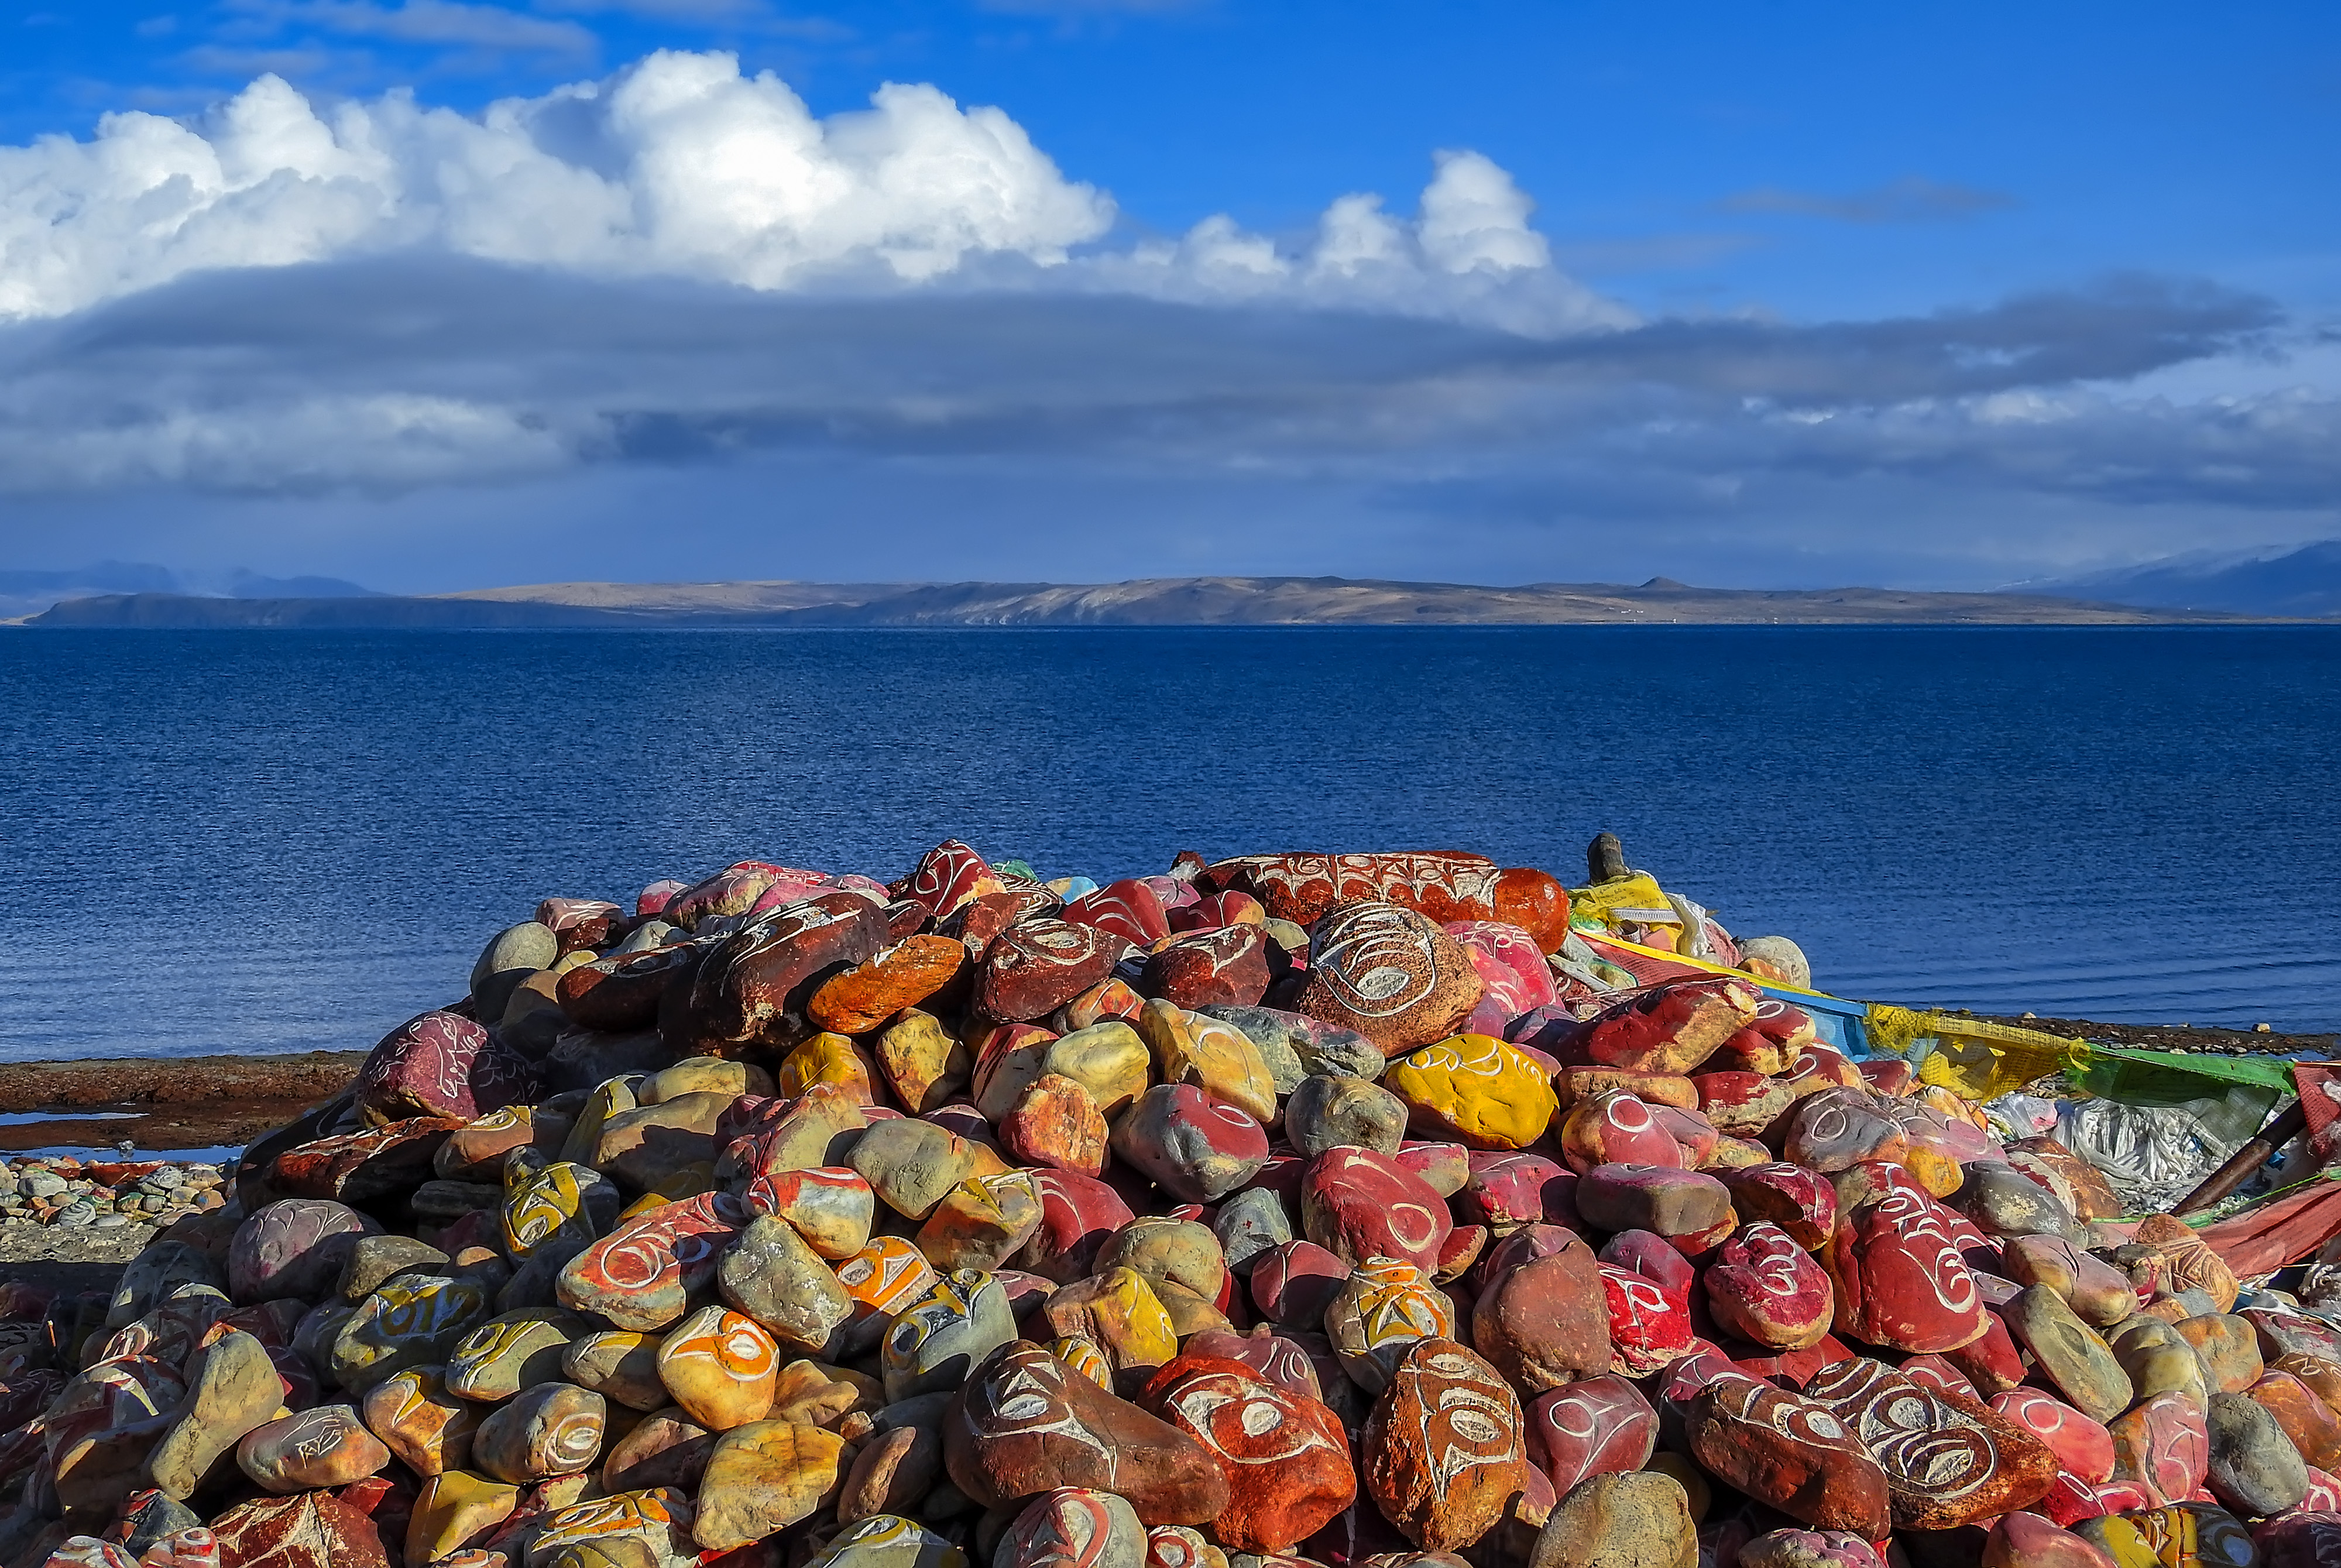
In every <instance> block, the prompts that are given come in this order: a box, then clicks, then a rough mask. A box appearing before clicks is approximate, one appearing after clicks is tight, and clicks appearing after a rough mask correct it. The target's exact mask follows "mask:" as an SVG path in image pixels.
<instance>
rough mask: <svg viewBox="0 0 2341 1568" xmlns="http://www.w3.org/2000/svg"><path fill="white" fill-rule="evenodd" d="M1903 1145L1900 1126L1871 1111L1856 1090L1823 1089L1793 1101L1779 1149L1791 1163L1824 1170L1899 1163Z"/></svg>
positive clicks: (1830, 1171)
mask: <svg viewBox="0 0 2341 1568" xmlns="http://www.w3.org/2000/svg"><path fill="white" fill-rule="evenodd" d="M1907 1148H1908V1144H1907V1142H1906V1140H1905V1139H1904V1137H1903V1135H1902V1129H1901V1125H1900V1124H1898V1123H1897V1122H1895V1121H1894V1120H1893V1119H1892V1118H1891V1117H1888V1116H1884V1115H1881V1114H1878V1112H1877V1111H1875V1110H1873V1109H1872V1108H1871V1107H1870V1104H1869V1102H1868V1099H1867V1098H1866V1097H1864V1095H1863V1094H1862V1093H1861V1092H1860V1091H1859V1090H1855V1089H1824V1090H1822V1091H1820V1092H1819V1093H1818V1094H1808V1095H1806V1096H1805V1097H1804V1098H1803V1099H1802V1100H1800V1101H1798V1103H1797V1108H1796V1109H1795V1110H1794V1111H1793V1112H1791V1113H1790V1114H1789V1116H1788V1138H1787V1141H1786V1142H1785V1143H1784V1144H1782V1146H1781V1153H1782V1154H1783V1155H1784V1156H1785V1157H1786V1158H1787V1159H1788V1162H1789V1163H1790V1164H1798V1165H1802V1166H1804V1167H1805V1168H1806V1169H1808V1170H1812V1171H1819V1172H1821V1173H1822V1174H1831V1173H1834V1172H1838V1171H1844V1170H1849V1169H1851V1168H1852V1167H1853V1166H1855V1165H1858V1164H1861V1163H1862V1162H1863V1161H1865V1160H1893V1161H1899V1160H1900V1159H1901V1158H1902V1156H1903V1154H1904V1153H1905V1152H1906V1150H1907Z"/></svg>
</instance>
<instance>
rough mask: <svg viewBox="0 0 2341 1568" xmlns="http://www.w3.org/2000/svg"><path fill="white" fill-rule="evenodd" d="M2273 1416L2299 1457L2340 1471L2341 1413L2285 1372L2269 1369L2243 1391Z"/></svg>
mask: <svg viewBox="0 0 2341 1568" xmlns="http://www.w3.org/2000/svg"><path fill="white" fill-rule="evenodd" d="M2245 1393H2246V1395H2247V1396H2248V1397H2249V1398H2250V1399H2251V1401H2252V1402H2253V1403H2255V1404H2257V1405H2258V1406H2260V1408H2261V1409H2263V1410H2265V1411H2266V1412H2267V1413H2269V1414H2270V1415H2273V1416H2275V1417H2276V1424H2277V1425H2278V1426H2281V1427H2283V1428H2284V1432H2285V1435H2286V1436H2287V1437H2289V1438H2291V1439H2292V1445H2293V1446H2294V1447H2295V1448H2297V1449H2298V1450H2300V1457H2301V1458H2302V1459H2303V1460H2305V1461H2306V1462H2307V1463H2310V1464H2312V1465H2314V1466H2316V1468H2317V1469H2319V1470H2322V1471H2326V1472H2327V1473H2341V1416H2336V1415H2335V1413H2334V1412H2333V1407H2332V1406H2330V1405H2328V1404H2326V1403H2325V1402H2324V1401H2323V1400H2321V1399H2319V1398H2317V1397H2316V1391H2315V1390H2314V1389H2311V1388H2310V1387H2309V1386H2308V1385H2307V1384H2306V1383H2303V1382H2301V1381H2300V1379H2298V1378H2296V1377H2295V1376H2293V1375H2292V1373H2288V1372H2271V1373H2267V1374H2266V1375H2265V1376H2263V1377H2262V1378H2261V1379H2260V1380H2259V1382H2257V1383H2254V1384H2252V1386H2251V1387H2250V1388H2248V1389H2246V1391H2245Z"/></svg>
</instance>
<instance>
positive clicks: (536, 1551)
mask: <svg viewBox="0 0 2341 1568" xmlns="http://www.w3.org/2000/svg"><path fill="white" fill-rule="evenodd" d="M696 1513H697V1511H696V1510H695V1509H694V1508H693V1507H692V1501H691V1497H690V1495H689V1494H688V1493H683V1492H680V1491H677V1490H676V1489H674V1488H672V1487H666V1486H654V1487H648V1488H645V1489H643V1490H641V1491H637V1492H620V1493H613V1494H612V1495H610V1496H607V1497H596V1498H593V1499H592V1500H591V1501H589V1502H584V1503H573V1504H572V1505H571V1506H569V1507H566V1508H563V1509H561V1510H559V1511H558V1512H556V1513H552V1514H550V1515H548V1516H547V1517H546V1518H545V1519H544V1521H543V1523H542V1524H540V1525H538V1526H537V1527H536V1532H535V1533H534V1535H533V1537H531V1538H530V1539H529V1540H528V1543H527V1546H526V1549H525V1554H524V1555H523V1558H522V1565H523V1568H552V1564H553V1563H554V1562H555V1561H556V1560H557V1559H558V1558H560V1556H561V1555H562V1553H565V1552H567V1551H569V1550H570V1549H571V1548H573V1547H594V1548H600V1549H603V1550H604V1551H607V1550H609V1549H610V1548H613V1547H614V1546H616V1545H617V1543H620V1542H623V1541H628V1540H633V1541H639V1542H642V1543H643V1544H645V1545H647V1546H648V1547H649V1548H650V1549H651V1553H652V1556H651V1561H652V1563H653V1564H654V1568H681V1565H682V1564H684V1563H690V1562H692V1561H693V1560H694V1559H695V1558H696V1557H697V1556H698V1554H699V1553H698V1547H697V1544H696V1543H694V1542H693V1541H692V1536H691V1527H692V1520H693V1519H694V1518H695V1517H696Z"/></svg>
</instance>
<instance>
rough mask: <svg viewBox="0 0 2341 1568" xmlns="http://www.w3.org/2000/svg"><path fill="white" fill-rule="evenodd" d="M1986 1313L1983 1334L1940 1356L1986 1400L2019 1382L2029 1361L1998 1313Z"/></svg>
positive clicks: (2029, 1370) (2022, 1380)
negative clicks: (2018, 1347) (1987, 1319)
mask: <svg viewBox="0 0 2341 1568" xmlns="http://www.w3.org/2000/svg"><path fill="white" fill-rule="evenodd" d="M1978 1283H1980V1282H1978ZM1987 1316H1988V1318H1989V1320H1990V1321H1989V1322H1987V1323H1985V1324H1984V1331H1983V1337H1982V1338H1980V1339H1976V1340H1970V1341H1969V1342H1968V1343H1966V1344H1963V1345H1961V1346H1959V1347H1958V1348H1957V1350H1950V1351H1945V1352H1944V1353H1943V1359H1944V1360H1945V1361H1948V1362H1949V1363H1951V1364H1952V1365H1953V1366H1955V1367H1957V1368H1958V1370H1959V1374H1960V1375H1961V1376H1963V1377H1965V1378H1966V1379H1967V1381H1968V1382H1969V1383H1973V1384H1975V1390H1976V1393H1977V1394H1978V1395H1980V1396H1981V1397H1982V1398H1984V1399H1987V1400H1988V1399H1990V1398H1992V1397H1993V1396H1994V1395H1996V1394H2000V1393H2006V1392H2007V1391H2008V1390H2009V1389H2012V1388H2016V1387H2019V1386H2021V1385H2022V1383H2023V1382H2024V1380H2025V1379H2026V1378H2027V1376H2029V1375H2030V1374H2031V1371H2032V1365H2031V1363H2029V1362H2027V1361H2026V1360H2025V1359H2024V1353H2023V1352H2022V1351H2020V1350H2018V1349H2017V1347H2016V1337H2015V1336H2014V1335H2013V1334H2011V1333H2008V1332H2007V1322H2006V1321H2005V1320H2004V1319H2002V1318H2001V1316H2000V1315H1999V1313H1997V1312H1992V1313H1987Z"/></svg>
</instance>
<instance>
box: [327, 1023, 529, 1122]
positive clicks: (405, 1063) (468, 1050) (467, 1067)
mask: <svg viewBox="0 0 2341 1568" xmlns="http://www.w3.org/2000/svg"><path fill="white" fill-rule="evenodd" d="M542 1091H543V1081H542V1078H541V1076H540V1074H538V1071H537V1069H536V1067H535V1065H534V1064H533V1063H531V1062H529V1061H528V1060H527V1059H526V1058H524V1057H523V1056H521V1055H520V1054H518V1053H517V1052H515V1051H513V1050H512V1049H511V1048H510V1047H509V1046H506V1045H504V1044H502V1043H501V1042H499V1041H498V1040H496V1039H495V1038H494V1037H493V1035H491V1034H489V1033H488V1031H487V1030H486V1029H484V1028H483V1027H481V1026H480V1025H479V1024H475V1023H473V1021H472V1020H470V1019H468V1018H463V1017H458V1016H457V1015H456V1014H453V1013H423V1014H418V1015H416V1016H415V1017H413V1018H410V1019H408V1020H407V1021H406V1022H405V1023H403V1024H400V1025H399V1026H398V1027H397V1028H395V1029H393V1030H392V1031H391V1032H390V1033H389V1034H386V1035H384V1036H383V1039H382V1042H381V1044H377V1045H376V1046H375V1047H374V1049H373V1050H372V1051H371V1052H369V1053H367V1054H366V1059H365V1060H364V1062H363V1063H361V1064H359V1066H358V1071H357V1076H356V1078H355V1079H354V1082H353V1084H352V1092H353V1093H354V1094H355V1095H356V1098H357V1104H358V1109H359V1111H360V1113H361V1114H364V1117H365V1119H366V1120H367V1122H369V1123H370V1124H374V1125H377V1126H379V1125H381V1124H384V1123H387V1122H398V1121H403V1120H405V1119H406V1118H408V1117H410V1116H452V1117H454V1118H456V1119H457V1120H459V1121H464V1122H468V1121H470V1120H472V1119H473V1117H475V1116H478V1115H481V1114H483V1113H485V1112H489V1111H493V1110H497V1109H500V1108H501V1107H503V1106H505V1105H515V1104H527V1103H529V1102H531V1101H533V1100H536V1099H538V1098H540V1097H541V1096H542Z"/></svg>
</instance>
